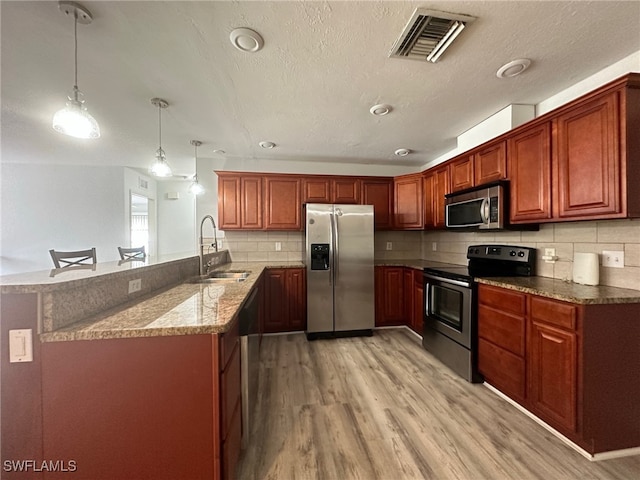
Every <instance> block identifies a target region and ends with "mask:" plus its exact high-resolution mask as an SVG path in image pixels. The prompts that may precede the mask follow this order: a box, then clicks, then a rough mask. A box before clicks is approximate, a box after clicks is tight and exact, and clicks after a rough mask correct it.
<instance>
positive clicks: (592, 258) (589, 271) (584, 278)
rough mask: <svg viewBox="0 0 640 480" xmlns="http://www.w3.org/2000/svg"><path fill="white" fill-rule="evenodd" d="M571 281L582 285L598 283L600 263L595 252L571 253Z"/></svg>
mask: <svg viewBox="0 0 640 480" xmlns="http://www.w3.org/2000/svg"><path fill="white" fill-rule="evenodd" d="M573 281H574V282H575V283H581V284H583V285H598V282H599V281H600V265H599V264H598V254H597V253H574V254H573Z"/></svg>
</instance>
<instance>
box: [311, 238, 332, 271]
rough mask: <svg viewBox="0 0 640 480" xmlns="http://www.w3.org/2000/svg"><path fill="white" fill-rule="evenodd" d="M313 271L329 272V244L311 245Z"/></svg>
mask: <svg viewBox="0 0 640 480" xmlns="http://www.w3.org/2000/svg"><path fill="white" fill-rule="evenodd" d="M311 270H329V244H328V243H312V244H311Z"/></svg>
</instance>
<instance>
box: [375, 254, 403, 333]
mask: <svg viewBox="0 0 640 480" xmlns="http://www.w3.org/2000/svg"><path fill="white" fill-rule="evenodd" d="M375 284H376V285H375V297H376V298H375V302H376V327H385V326H392V325H404V324H405V307H404V268H403V267H381V266H379V267H376V268H375Z"/></svg>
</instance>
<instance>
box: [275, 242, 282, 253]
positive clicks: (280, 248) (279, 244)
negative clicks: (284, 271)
mask: <svg viewBox="0 0 640 480" xmlns="http://www.w3.org/2000/svg"><path fill="white" fill-rule="evenodd" d="M280 250H282V242H276V252H279V251H280Z"/></svg>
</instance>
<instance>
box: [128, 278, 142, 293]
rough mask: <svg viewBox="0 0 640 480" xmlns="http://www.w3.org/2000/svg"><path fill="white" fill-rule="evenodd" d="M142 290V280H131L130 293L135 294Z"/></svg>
mask: <svg viewBox="0 0 640 480" xmlns="http://www.w3.org/2000/svg"><path fill="white" fill-rule="evenodd" d="M140 290H142V279H141V278H136V279H135V280H129V293H135V292H139V291H140Z"/></svg>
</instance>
